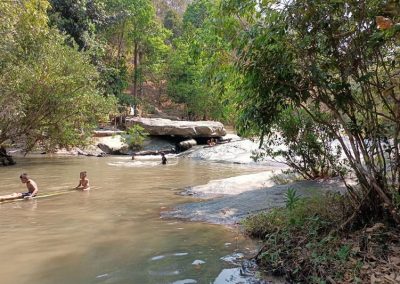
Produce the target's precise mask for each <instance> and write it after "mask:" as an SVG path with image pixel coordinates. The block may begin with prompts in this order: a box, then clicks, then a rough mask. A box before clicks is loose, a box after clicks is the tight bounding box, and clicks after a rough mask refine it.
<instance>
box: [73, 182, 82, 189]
mask: <svg viewBox="0 0 400 284" xmlns="http://www.w3.org/2000/svg"><path fill="white" fill-rule="evenodd" d="M81 184H82V181H81V180H79V184H78V185H77V186H76V187H75V189H78V188H80V186H81Z"/></svg>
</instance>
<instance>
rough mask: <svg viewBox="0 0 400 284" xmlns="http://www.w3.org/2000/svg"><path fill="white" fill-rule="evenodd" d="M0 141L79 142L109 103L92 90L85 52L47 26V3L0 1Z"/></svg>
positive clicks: (93, 72) (52, 145)
mask: <svg viewBox="0 0 400 284" xmlns="http://www.w3.org/2000/svg"><path fill="white" fill-rule="evenodd" d="M0 5H1V6H0V8H1V10H2V11H3V12H4V13H6V17H5V19H6V20H7V22H6V23H4V22H3V24H2V25H1V26H0V28H1V30H0V33H1V34H2V35H4V37H1V39H0V48H1V49H2V50H3V51H4V52H2V53H1V55H0V56H1V60H0V61H1V62H2V64H1V65H0V105H1V106H2V110H1V112H0V144H1V143H3V142H5V141H7V140H11V141H21V142H25V145H26V150H27V151H29V150H31V149H32V148H33V147H34V146H35V145H36V144H37V143H40V144H41V145H43V146H45V147H47V148H48V149H53V148H55V147H57V146H74V145H82V144H84V143H85V138H86V137H87V136H89V135H90V134H91V130H92V128H93V127H94V126H96V124H97V122H98V121H99V120H100V119H102V118H104V117H105V116H107V115H108V113H109V112H110V111H112V109H113V105H114V101H113V100H110V99H108V98H106V97H103V96H101V95H99V94H98V91H97V88H96V85H97V78H98V74H97V72H96V69H95V67H94V66H93V65H91V64H90V58H89V57H88V55H86V54H84V53H81V52H79V51H78V50H77V49H75V48H71V47H69V46H67V45H65V38H64V37H63V36H61V35H60V34H59V33H58V32H57V31H56V30H54V29H51V28H49V27H48V24H47V23H48V19H47V14H46V10H47V8H48V7H49V3H48V2H47V1H44V0H42V1H39V0H25V1H21V2H20V3H18V4H15V3H12V2H1V3H0Z"/></svg>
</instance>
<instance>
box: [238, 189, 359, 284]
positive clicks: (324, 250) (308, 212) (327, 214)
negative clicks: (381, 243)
mask: <svg viewBox="0 0 400 284" xmlns="http://www.w3.org/2000/svg"><path fill="white" fill-rule="evenodd" d="M286 196H287V200H286V203H287V204H286V205H287V206H286V208H277V209H273V210H271V211H269V212H263V213H260V214H258V215H254V216H251V217H249V218H247V219H246V220H244V221H243V223H242V224H243V227H244V230H245V231H246V232H247V234H249V235H251V236H254V237H258V238H261V239H263V240H264V246H263V248H262V249H261V250H260V252H259V254H258V255H257V257H256V258H257V261H258V263H259V264H260V266H261V267H262V268H264V269H265V270H266V271H267V272H269V273H273V274H278V275H286V276H288V277H289V278H290V279H291V280H293V281H294V282H301V283H324V282H321V281H322V280H323V279H326V277H327V276H329V277H331V278H333V279H335V280H338V281H340V280H342V279H343V277H344V274H345V270H346V268H348V266H349V265H352V264H349V263H348V262H346V261H347V260H348V258H349V257H350V256H351V255H352V250H351V248H352V247H351V246H350V245H348V244H345V243H342V242H341V239H340V237H339V236H338V235H336V234H334V233H332V232H333V229H334V228H335V227H336V226H337V225H338V224H341V223H342V221H343V220H344V219H345V218H346V217H347V216H348V212H349V207H348V205H347V204H346V202H345V198H344V197H343V196H340V195H338V194H329V195H325V196H314V197H311V198H298V197H297V195H296V192H295V191H294V190H289V191H288V193H287V194H286Z"/></svg>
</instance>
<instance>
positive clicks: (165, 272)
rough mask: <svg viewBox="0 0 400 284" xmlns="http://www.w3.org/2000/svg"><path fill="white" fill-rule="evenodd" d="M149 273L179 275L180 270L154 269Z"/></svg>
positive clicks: (153, 274) (154, 274) (152, 274)
mask: <svg viewBox="0 0 400 284" xmlns="http://www.w3.org/2000/svg"><path fill="white" fill-rule="evenodd" d="M149 274H150V275H151V276H174V275H179V274H180V271H179V270H172V271H169V270H165V271H153V270H149Z"/></svg>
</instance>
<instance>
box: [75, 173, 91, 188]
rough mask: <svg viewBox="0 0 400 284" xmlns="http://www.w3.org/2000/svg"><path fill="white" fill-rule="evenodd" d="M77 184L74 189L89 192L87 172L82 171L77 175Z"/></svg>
mask: <svg viewBox="0 0 400 284" xmlns="http://www.w3.org/2000/svg"><path fill="white" fill-rule="evenodd" d="M79 178H80V179H79V184H78V186H77V187H75V189H82V190H89V189H90V185H89V179H88V178H87V172H86V171H83V172H80V173H79Z"/></svg>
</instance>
